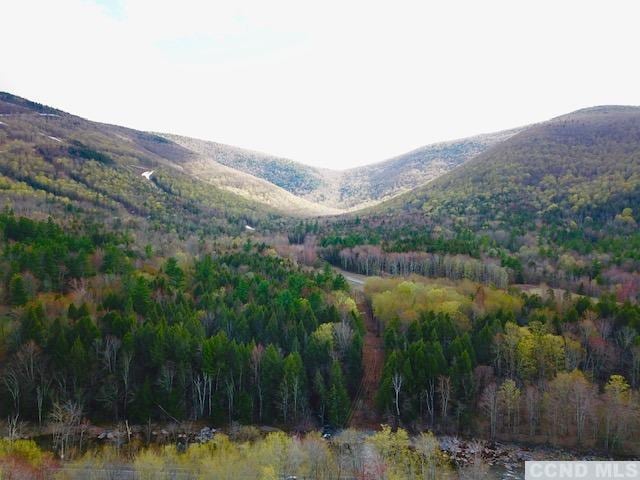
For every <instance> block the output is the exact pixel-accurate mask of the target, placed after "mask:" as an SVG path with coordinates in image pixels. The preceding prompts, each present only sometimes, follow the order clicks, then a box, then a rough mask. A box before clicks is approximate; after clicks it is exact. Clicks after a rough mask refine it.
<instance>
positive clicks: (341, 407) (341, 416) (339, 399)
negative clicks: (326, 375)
mask: <svg viewBox="0 0 640 480" xmlns="http://www.w3.org/2000/svg"><path fill="white" fill-rule="evenodd" d="M328 403H329V405H328V406H329V409H328V412H327V413H328V418H329V422H331V424H332V425H334V426H336V427H342V426H344V424H345V423H346V422H347V420H348V417H349V408H350V406H351V405H350V404H351V402H350V400H349V394H348V393H347V388H346V386H345V382H344V376H343V374H342V367H340V364H339V363H338V362H337V361H334V362H333V365H332V366H331V376H330V384H329V402H328Z"/></svg>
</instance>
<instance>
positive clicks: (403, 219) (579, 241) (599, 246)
mask: <svg viewBox="0 0 640 480" xmlns="http://www.w3.org/2000/svg"><path fill="white" fill-rule="evenodd" d="M638 205H640V108H636V107H615V106H614V107H597V108H591V109H585V110H580V111H578V112H575V113H572V114H569V115H565V116H561V117H558V118H555V119H553V120H550V121H548V122H545V123H541V124H538V125H535V126H532V127H530V128H527V129H525V130H523V131H521V132H520V133H518V134H516V135H515V136H513V137H511V138H509V139H507V140H505V141H503V142H501V143H499V144H497V145H495V146H494V147H492V148H490V149H488V150H487V151H486V152H484V153H482V154H480V155H478V156H477V157H475V158H474V159H472V160H470V161H469V162H467V163H466V164H464V165H462V166H460V167H459V168H457V169H455V170H454V171H452V172H451V173H449V174H447V175H444V176H442V177H441V178H439V179H437V180H435V181H433V182H432V183H430V184H428V185H426V186H424V187H421V188H418V189H415V190H413V191H411V192H409V193H407V194H404V195H401V196H398V197H396V198H394V199H391V200H389V201H387V202H384V203H382V204H380V205H378V206H376V207H373V208H371V209H368V210H365V211H362V212H358V214H357V215H352V216H351V217H341V218H339V219H335V220H333V221H331V222H327V223H326V227H325V228H324V229H323V235H321V239H320V244H321V246H322V247H324V248H325V257H326V258H328V259H330V260H331V261H333V262H334V263H337V262H343V267H345V268H347V267H348V266H349V265H351V267H350V268H352V269H355V270H357V271H361V272H363V273H364V270H365V269H367V268H370V267H372V268H373V273H376V272H377V271H380V270H384V271H388V272H393V271H394V270H395V271H402V272H404V273H411V272H415V273H425V272H426V273H427V274H429V275H433V273H431V272H433V271H434V269H435V270H436V271H437V270H438V269H440V268H442V267H443V266H444V264H443V263H442V261H443V260H442V259H441V258H440V257H438V258H434V257H433V255H439V256H442V255H458V256H459V255H462V256H463V257H462V258H461V261H464V262H465V263H460V264H459V265H458V266H455V265H454V264H452V265H453V269H449V270H448V271H449V272H451V274H447V276H449V277H450V278H461V277H465V278H471V279H474V280H480V281H484V280H483V275H479V274H478V273H474V270H476V269H477V268H476V267H474V266H473V262H472V260H473V259H477V260H479V261H480V262H481V263H482V264H483V265H485V266H487V268H489V267H490V268H495V265H499V266H500V267H503V268H506V269H508V271H509V272H510V273H509V276H510V280H509V281H510V282H516V283H523V282H526V283H533V284H537V283H540V282H547V283H550V284H552V285H555V286H561V287H564V288H570V289H573V290H575V291H581V292H585V291H589V292H591V293H592V294H598V293H601V292H603V291H609V290H614V291H616V292H617V293H618V294H619V296H620V298H621V299H626V298H630V299H634V298H636V296H637V295H638V291H639V289H640V279H639V278H638V270H639V267H640V263H639V262H640V257H639V254H638V252H639V251H640V249H639V247H640V233H639V231H638V225H637V222H636V217H637V216H638V214H639V207H638ZM464 257H466V258H467V260H465V258H464ZM451 260H453V259H451ZM469 262H472V263H469ZM465 265H468V268H467V267H465ZM445 268H446V267H445ZM493 283H496V281H495V280H494V281H493ZM497 284H500V282H497Z"/></svg>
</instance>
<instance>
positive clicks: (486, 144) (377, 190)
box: [340, 128, 522, 209]
mask: <svg viewBox="0 0 640 480" xmlns="http://www.w3.org/2000/svg"><path fill="white" fill-rule="evenodd" d="M521 130H522V129H521V128H517V129H512V130H505V131H502V132H496V133H490V134H484V135H477V136H474V137H469V138H463V139H460V140H453V141H449V142H442V143H436V144H433V145H427V146H424V147H420V148H417V149H415V150H412V151H410V152H407V153H405V154H402V155H398V156H397V157H394V158H391V159H389V160H385V161H383V162H380V163H374V164H371V165H365V166H363V167H358V168H354V169H350V170H347V171H345V172H344V173H343V174H342V176H341V179H340V199H341V201H342V202H343V204H344V205H345V206H346V207H347V208H354V209H355V208H359V207H363V206H366V205H368V204H375V203H378V202H380V201H383V200H385V199H388V198H390V197H393V196H395V195H398V194H400V193H403V192H407V191H409V190H411V189H413V188H416V187H418V186H421V185H424V184H426V183H429V182H430V181H432V180H435V179H436V178H438V177H440V176H442V175H444V174H446V173H448V172H450V171H451V170H453V169H454V168H456V167H458V166H460V165H462V164H464V163H465V162H467V161H468V160H470V159H471V158H473V157H475V156H476V155H478V154H480V153H482V152H484V151H486V150H487V149H488V148H490V147H491V146H493V145H495V144H497V143H500V142H502V141H504V140H506V139H508V138H510V137H512V136H513V135H515V134H516V133H518V132H519V131H521Z"/></svg>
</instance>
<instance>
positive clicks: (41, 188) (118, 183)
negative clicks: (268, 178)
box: [0, 94, 323, 232]
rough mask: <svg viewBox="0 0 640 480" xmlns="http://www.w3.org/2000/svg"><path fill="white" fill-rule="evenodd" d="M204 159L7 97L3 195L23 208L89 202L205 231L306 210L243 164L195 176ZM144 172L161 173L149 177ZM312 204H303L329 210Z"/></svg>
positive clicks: (1, 119)
mask: <svg viewBox="0 0 640 480" xmlns="http://www.w3.org/2000/svg"><path fill="white" fill-rule="evenodd" d="M200 160H201V159H200V157H199V156H198V155H197V154H195V153H194V152H192V151H190V150H187V149H185V148H183V147H181V146H179V145H177V144H175V143H173V142H171V141H169V140H167V139H165V138H162V137H159V136H157V135H153V134H149V133H145V132H140V131H136V130H131V129H127V128H124V127H118V126H113V125H105V124H101V123H96V122H91V121H88V120H85V119H82V118H79V117H76V116H73V115H70V114H68V113H65V112H62V111H59V110H55V109H51V108H49V107H45V106H42V105H38V104H35V103H32V102H29V101H28V100H24V99H21V98H19V97H15V96H13V95H10V94H2V95H1V96H0V174H1V175H2V177H0V181H1V182H2V189H3V193H4V195H3V197H4V201H5V204H10V205H11V206H12V207H13V208H14V209H15V210H16V211H24V212H25V213H29V212H30V211H38V210H40V211H42V212H54V213H55V212H60V211H62V210H65V209H69V208H72V209H82V210H83V211H85V212H86V213H87V214H90V215H101V216H105V217H107V218H108V219H112V218H114V217H118V218H119V219H121V220H126V219H128V218H138V219H139V218H144V219H146V220H147V221H149V222H150V223H151V224H154V225H157V226H159V225H162V226H165V227H170V228H176V227H179V228H180V229H183V230H192V231H198V230H199V231H207V232H223V231H227V232H239V231H241V230H242V229H243V228H244V226H245V225H247V224H251V225H254V224H257V223H259V222H260V221H261V220H268V222H265V224H266V223H269V224H272V223H274V222H277V218H278V217H279V216H282V215H285V214H297V213H300V209H298V208H297V206H296V205H297V204H296V197H294V196H293V195H291V194H289V193H287V192H285V191H284V190H281V191H277V192H275V193H273V191H274V190H275V187H274V186H273V185H269V184H267V183H266V182H264V181H260V180H258V179H255V178H253V177H249V176H247V175H245V174H242V173H241V172H235V171H233V170H229V169H227V171H224V172H218V173H219V176H220V177H221V178H222V181H220V182H218V183H217V184H213V183H211V182H208V181H206V179H202V178H199V177H196V176H194V174H193V173H192V172H191V170H190V168H189V167H190V166H192V165H193V164H197V163H198V162H199V161H200ZM144 171H153V174H152V175H151V177H150V178H149V179H145V178H144V177H143V176H142V175H141V174H142V173H143V172H144ZM234 189H235V190H234ZM249 191H251V192H254V194H255V195H254V196H253V197H252V196H250V195H248V194H246V192H249ZM300 203H305V202H304V201H303V200H300V202H298V204H300ZM306 204H308V205H307V207H308V208H306V207H301V209H302V210H303V211H305V213H308V212H309V211H312V212H316V213H319V212H321V211H323V210H322V209H314V208H315V207H314V206H313V205H312V204H310V203H309V202H306Z"/></svg>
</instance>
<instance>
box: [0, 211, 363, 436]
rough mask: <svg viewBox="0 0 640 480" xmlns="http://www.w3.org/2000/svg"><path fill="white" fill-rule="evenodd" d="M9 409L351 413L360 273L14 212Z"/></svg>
mask: <svg viewBox="0 0 640 480" xmlns="http://www.w3.org/2000/svg"><path fill="white" fill-rule="evenodd" d="M0 238H1V239H2V240H1V241H2V255H1V256H0V266H1V267H2V268H0V271H2V272H3V275H2V278H1V281H2V292H1V294H2V303H3V304H4V307H3V310H2V312H3V314H2V315H1V316H0V354H1V355H2V370H1V372H0V376H1V379H2V390H3V395H2V397H1V398H2V400H1V401H0V409H1V410H2V413H3V415H5V416H9V417H11V418H19V419H20V420H30V421H37V422H39V423H43V422H46V421H52V422H54V423H57V424H60V423H62V424H68V423H69V422H70V423H71V424H73V423H74V422H80V421H82V419H84V418H89V419H91V420H94V421H97V420H109V421H119V420H129V421H130V422H147V421H148V420H150V419H151V420H153V419H167V418H168V419H197V418H208V419H211V420H212V421H213V422H215V423H228V422H231V421H235V420H241V421H243V422H246V423H250V422H268V423H281V424H286V425H297V424H300V423H305V422H306V423H310V424H322V423H325V422H327V423H331V424H333V425H335V426H339V425H342V424H344V422H345V421H346V419H347V417H348V415H349V411H350V402H351V401H350V397H351V395H352V394H353V393H355V391H356V389H357V386H358V384H359V381H360V378H361V371H362V370H361V369H362V366H361V348H362V324H361V319H360V318H359V316H358V314H357V312H356V309H355V304H354V303H353V301H352V300H350V298H349V297H348V296H347V295H346V294H345V293H344V289H346V288H347V287H346V283H345V281H344V279H343V278H342V277H341V276H336V275H335V274H334V273H332V271H331V270H330V269H329V268H327V269H325V270H324V271H322V272H320V273H308V272H303V271H302V270H300V269H298V268H296V267H294V266H293V265H292V264H291V263H290V262H287V261H284V260H282V259H280V258H278V257H275V256H273V255H272V254H270V252H269V250H268V249H266V247H265V245H262V244H261V245H253V244H251V242H250V241H247V243H245V244H244V245H243V246H242V248H240V249H236V250H230V251H220V252H217V253H216V252H210V253H208V252H206V251H205V252H202V253H201V254H199V255H197V256H196V257H195V258H191V257H187V256H184V255H183V256H181V257H180V260H179V261H178V259H176V258H173V257H170V258H167V259H164V258H161V257H157V256H156V255H154V253H153V248H152V247H151V246H147V247H146V248H140V246H136V245H133V244H131V241H130V238H129V236H128V235H126V234H125V233H121V234H116V233H104V232H102V231H100V229H99V228H98V227H95V226H94V227H92V229H90V230H87V229H86V228H85V227H84V226H80V225H77V226H76V230H74V231H68V230H67V229H66V228H65V229H63V228H61V227H59V226H58V225H56V224H55V223H54V222H53V221H52V220H49V221H45V222H41V221H32V220H28V219H25V218H16V217H15V216H14V215H13V214H11V213H5V214H2V215H1V216H0Z"/></svg>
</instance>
